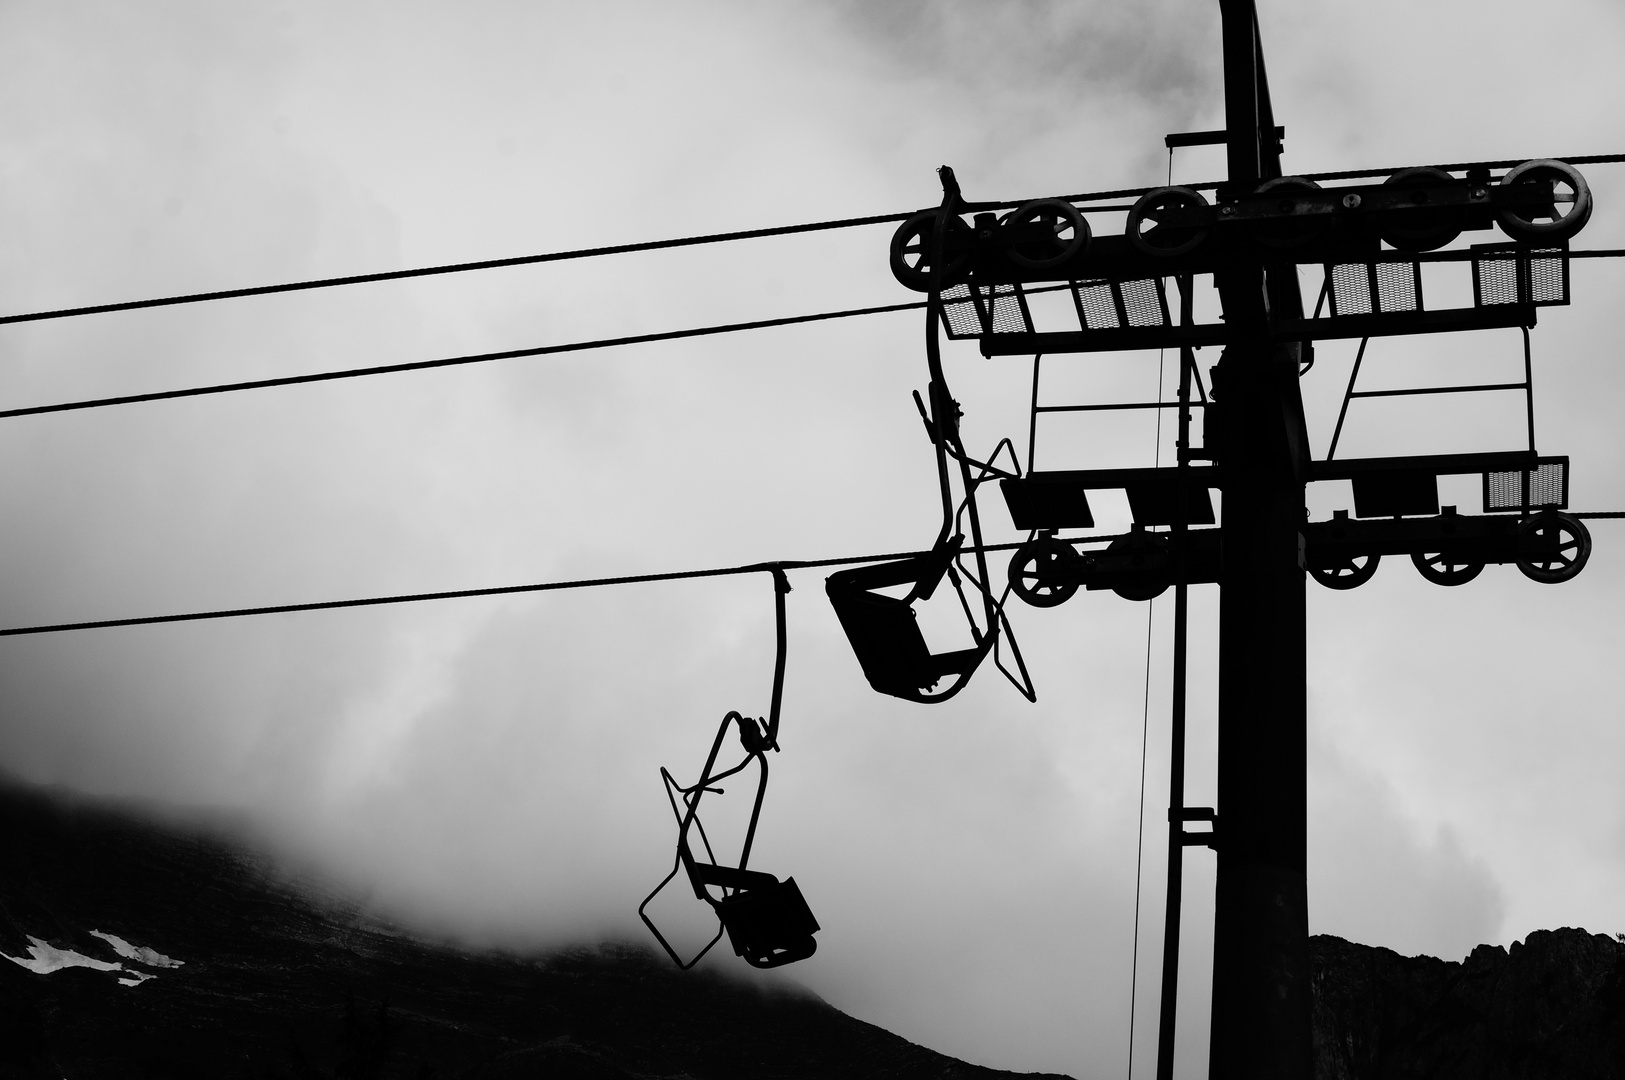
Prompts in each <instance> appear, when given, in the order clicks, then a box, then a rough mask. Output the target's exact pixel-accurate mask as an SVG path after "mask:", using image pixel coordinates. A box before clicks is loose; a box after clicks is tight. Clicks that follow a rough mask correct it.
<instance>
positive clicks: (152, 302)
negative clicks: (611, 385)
mask: <svg viewBox="0 0 1625 1080" xmlns="http://www.w3.org/2000/svg"><path fill="white" fill-rule="evenodd" d="M912 214H913V211H911V212H909V213H905V214H875V215H872V216H870V217H858V218H840V219H838V220H833V221H811V222H807V223H806V224H803V225H780V226H777V227H775V228H771V229H745V230H742V231H740V232H727V233H707V234H704V235H700V236H679V237H675V238H673V239H670V240H645V241H642V242H639V243H635V244H611V245H608V246H605V247H592V248H575V249H573V250H570V251H550V252H547V253H545V254H541V255H518V256H515V257H513V258H508V259H483V260H481V261H479V262H465V263H446V264H443V265H440V266H419V267H415V268H413V269H410V270H385V271H383V272H382V273H376V274H350V275H348V276H345V277H330V278H313V279H311V280H308V281H288V282H283V283H281V284H277V285H254V286H251V287H249V288H243V289H219V290H216V291H214V292H201V293H183V294H180V295H177V296H158V297H153V298H151V299H147V300H126V301H123V302H122V303H116V304H91V305H89V306H86V307H71V308H56V309H54V310H50V311H30V312H27V313H24V314H20V315H4V316H0V324H5V323H24V322H41V321H43V320H45V319H67V318H72V317H75V316H79V315H102V314H106V313H108V312H113V311H137V310H139V309H141V308H155V307H171V306H173V305H176V304H201V303H204V302H206V301H210V300H235V299H238V298H240V297H245V296H269V295H271V294H273V293H288V292H302V291H304V290H307V289H330V288H333V287H334V286H337V285H365V284H370V283H373V282H379V281H402V280H405V279H407V278H420V277H433V276H436V275H438V274H462V273H467V272H468V271H471V270H496V269H501V268H505V267H511V266H531V265H534V264H536V263H549V262H564V261H566V260H569V259H590V258H595V257H597V256H600V255H626V254H630V253H632V252H636V251H658V250H660V249H662V248H677V247H694V246H697V245H700V244H720V243H723V242H725V241H731V240H755V239H758V238H761V237H765V236H787V235H789V234H791V233H805V232H818V231H821V230H826V229H849V228H852V227H854V226H858V225H879V224H882V223H884V222H890V221H903V220H905V219H907V218H909V217H910V216H912Z"/></svg>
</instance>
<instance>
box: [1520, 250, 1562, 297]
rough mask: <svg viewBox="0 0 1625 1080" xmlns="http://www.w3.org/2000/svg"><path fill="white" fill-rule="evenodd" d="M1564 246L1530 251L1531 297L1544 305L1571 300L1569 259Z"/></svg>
mask: <svg viewBox="0 0 1625 1080" xmlns="http://www.w3.org/2000/svg"><path fill="white" fill-rule="evenodd" d="M1568 254H1569V253H1568V252H1567V251H1565V250H1563V249H1562V248H1548V249H1546V250H1543V251H1532V252H1530V259H1529V299H1530V300H1532V301H1533V302H1534V303H1535V304H1537V305H1540V306H1542V307H1545V306H1548V305H1552V304H1566V303H1568V302H1569V259H1568Z"/></svg>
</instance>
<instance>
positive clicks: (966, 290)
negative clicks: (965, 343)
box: [942, 284, 982, 338]
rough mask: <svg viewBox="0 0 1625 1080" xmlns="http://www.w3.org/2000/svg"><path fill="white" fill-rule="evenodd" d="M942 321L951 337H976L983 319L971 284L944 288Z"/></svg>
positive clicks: (980, 329) (980, 330)
mask: <svg viewBox="0 0 1625 1080" xmlns="http://www.w3.org/2000/svg"><path fill="white" fill-rule="evenodd" d="M942 322H943V325H944V326H945V327H946V328H947V330H948V336H949V337H951V338H964V337H976V336H977V335H978V334H980V333H981V332H982V320H981V319H980V318H979V317H978V316H977V314H976V304H975V302H973V301H972V300H971V292H970V286H969V285H963V284H961V285H950V286H949V287H948V288H946V289H943V290H942Z"/></svg>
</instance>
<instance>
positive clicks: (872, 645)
mask: <svg viewBox="0 0 1625 1080" xmlns="http://www.w3.org/2000/svg"><path fill="white" fill-rule="evenodd" d="M963 543H964V537H959V536H956V537H954V538H953V539H952V540H950V541H947V542H944V543H941V544H938V545H937V547H936V548H935V549H934V550H932V551H931V552H929V553H927V554H925V555H921V556H916V557H914V558H909V559H902V560H899V561H897V562H888V563H880V564H879V565H876V566H859V567H854V568H852V569H850V570H841V571H838V572H836V573H834V574H831V575H830V576H829V578H828V580H827V581H826V582H825V584H824V590H825V592H827V593H828V594H829V600H830V604H831V605H832V606H833V607H834V608H835V614H836V616H837V617H838V618H839V619H840V620H841V629H843V630H845V631H846V637H847V640H848V641H850V642H851V643H852V651H853V652H854V653H855V654H857V658H858V664H859V665H860V666H861V667H862V668H863V675H864V678H866V679H868V680H869V685H870V686H872V687H874V688H875V689H876V690H878V691H880V692H881V693H882V694H890V695H891V696H893V697H900V698H904V699H906V700H909V701H921V702H925V701H940V700H942V699H943V698H945V697H948V696H951V695H952V694H953V693H956V692H957V691H958V689H959V687H960V686H962V685H963V684H964V683H965V681H966V680H968V679H969V678H970V676H971V674H972V673H973V672H974V671H975V670H976V668H977V666H978V665H980V664H981V662H982V658H983V657H984V656H986V655H987V652H988V649H989V647H990V646H991V644H992V642H993V638H994V634H995V632H996V628H989V630H988V631H987V632H985V633H983V632H978V631H976V630H975V628H974V627H973V628H972V632H973V635H974V636H976V637H977V638H978V639H979V640H978V641H977V644H976V645H975V646H974V647H972V648H969V649H959V650H955V651H951V652H942V653H933V652H932V651H931V648H930V646H929V645H927V644H926V641H925V635H924V634H923V633H921V631H920V626H919V622H918V620H917V619H916V617H915V613H914V603H915V601H917V600H929V599H930V598H931V595H932V594H933V593H934V592H935V591H936V589H937V586H938V585H940V584H941V583H942V578H943V576H944V575H945V574H947V573H948V572H949V567H950V564H951V563H952V562H953V559H954V556H955V555H957V554H958V553H959V549H960V547H961V546H962V545H963ZM903 586H907V587H908V592H907V593H906V594H905V595H903V596H892V595H888V594H887V593H884V592H881V591H879V590H881V589H887V588H900V587H903ZM950 678H951V679H953V680H954V681H953V683H952V684H950V685H949V686H947V687H944V688H943V689H941V690H936V689H934V688H935V687H936V686H937V685H938V684H939V683H940V682H942V680H944V679H950Z"/></svg>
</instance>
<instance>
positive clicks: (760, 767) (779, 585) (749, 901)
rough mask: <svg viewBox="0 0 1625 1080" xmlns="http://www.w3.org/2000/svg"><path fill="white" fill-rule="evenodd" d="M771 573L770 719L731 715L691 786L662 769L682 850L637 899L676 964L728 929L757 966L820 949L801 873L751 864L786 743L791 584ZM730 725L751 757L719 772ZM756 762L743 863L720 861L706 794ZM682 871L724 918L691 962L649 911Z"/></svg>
mask: <svg viewBox="0 0 1625 1080" xmlns="http://www.w3.org/2000/svg"><path fill="white" fill-rule="evenodd" d="M770 572H771V573H772V574H773V585H774V594H775V605H774V610H775V615H776V620H777V624H778V658H777V661H776V662H775V665H774V670H773V700H772V705H771V706H770V711H769V713H768V719H767V722H766V723H765V724H764V723H763V722H762V721H761V720H758V719H756V718H754V717H749V716H744V715H742V714H740V713H738V712H730V713H728V714H727V715H726V716H724V717H723V718H722V724H721V726H719V727H718V728H717V735H716V738H715V739H713V740H712V742H711V752H710V754H708V755H707V756H706V759H705V766H704V768H702V769H701V770H700V778H699V780H698V781H696V782H695V783H694V784H692V785H690V786H687V787H684V786H683V785H681V784H679V783H677V781H676V779H675V778H674V777H673V776H672V774H671V773H670V772H668V771H667V770H666V769H664V768H662V769H661V770H660V777H661V780H662V782H663V783H664V784H665V787H666V798H667V800H668V801H669V802H670V803H671V808H672V813H673V815H674V816H675V817H676V818H677V825H678V828H677V857H676V859H675V860H674V861H673V863H672V868H671V872H670V873H669V874H667V875H666V876H665V877H664V878H663V879H662V880H661V882H660V884H659V885H656V886H655V887H654V890H653V891H652V892H650V893H649V895H648V896H646V897H644V900H643V903H641V904H639V905H638V917H639V918H641V919H642V920H643V923H644V925H645V926H647V927H648V928H649V930H650V932H651V933H653V934H654V936H655V940H657V941H659V942H660V947H661V948H663V949H665V950H666V955H667V956H669V957H671V959H672V963H674V964H676V965H677V966H678V967H679V968H680V969H682V970H685V971H686V970H687V969H689V968H691V967H693V966H694V965H695V964H697V963H699V962H700V958H701V957H703V956H704V955H705V954H706V953H708V952H710V951H711V946H713V945H715V944H716V943H717V942H718V941H720V940H721V939H722V935H723V934H724V933H726V934H727V935H728V941H729V943H730V944H732V945H733V949H734V952H735V953H736V954H738V955H739V956H741V957H743V958H744V960H745V962H746V963H747V964H750V965H751V966H752V967H758V968H774V967H780V966H782V965H784V964H790V963H794V962H795V961H797V960H805V959H806V958H807V957H809V956H811V955H812V954H813V952H814V951H815V950H816V949H817V948H818V943H817V942H816V941H815V940H814V938H813V934H815V933H816V932H817V931H818V929H819V926H818V920H817V919H815V918H814V917H813V913H812V910H811V909H810V908H808V906H807V901H806V900H805V899H804V898H803V897H802V895H801V889H800V887H799V886H798V885H796V881H795V878H788V877H787V878H785V879H783V880H782V881H781V880H779V879H778V878H776V877H774V876H773V875H772V874H769V873H764V872H763V871H760V870H751V869H749V868H748V864H749V862H750V849H751V846H752V844H753V843H754V842H755V840H756V823H757V820H758V819H759V818H760V817H761V813H762V798H763V796H765V795H766V794H767V775H768V767H767V756H766V755H767V751H769V750H773V751H775V752H776V751H777V750H778V749H779V745H778V736H779V704H780V701H781V699H782V697H783V693H784V660H785V645H786V635H785V625H784V623H785V619H784V594H785V593H787V592H789V591H790V583H789V581H788V580H787V579H786V578H785V576H784V571H783V570H781V569H779V568H778V567H773V568H771V571H770ZM730 728H736V729H737V730H738V732H739V743H740V746H741V747H742V748H743V749H744V751H745V756H744V757H743V758H742V759H741V760H740V761H739V763H738V764H736V765H734V766H732V767H730V768H727V769H723V770H722V771H720V772H717V771H714V770H715V769H716V767H717V757H718V756H719V755H720V753H721V752H722V744H723V741H724V739H725V738H726V737H727V735H728V731H729V729H730ZM751 762H755V763H756V766H757V780H756V798H755V802H754V803H753V804H752V806H751V812H750V824H749V825H748V826H747V827H746V829H745V839H744V843H743V845H742V846H741V848H740V853H739V862H738V863H737V865H728V864H724V863H722V862H720V861H719V860H718V858H717V854H716V851H715V849H714V848H713V847H712V845H711V839H710V837H709V836H707V835H706V832H705V826H704V825H703V824H702V823H701V821H700V800H701V799H702V798H703V797H704V796H705V795H707V794H711V795H721V794H722V793H723V792H722V789H721V788H719V787H717V786H716V784H717V783H718V782H719V781H721V780H725V779H727V778H728V777H730V776H734V775H736V774H738V773H741V772H743V771H744V770H745V769H746V768H748V767H749V766H750V764H751ZM679 804H680V805H679ZM691 836H698V837H699V848H700V853H703V855H704V859H701V858H700V857H699V854H697V853H696V851H695V845H694V844H693V842H692V840H691ZM678 871H683V872H684V873H686V874H687V876H688V882H689V885H690V887H692V888H693V890H694V895H695V896H696V897H697V898H699V899H700V900H704V901H705V902H706V903H707V904H709V905H711V909H712V910H713V911H714V912H715V913H716V916H717V923H718V926H717V932H716V936H714V937H713V938H712V939H711V940H710V941H709V942H708V943H707V944H706V945H705V947H704V948H703V949H701V950H700V951H699V952H698V953H696V954H695V955H694V957H693V958H692V959H690V960H688V961H686V962H685V961H684V960H683V959H682V958H681V957H679V956H678V955H677V951H676V950H675V949H673V948H672V947H671V944H670V943H669V942H667V940H666V937H665V935H664V934H662V933H661V932H660V930H659V928H658V927H656V926H655V924H654V920H652V919H651V918H650V917H649V914H648V911H647V909H648V906H649V903H650V901H652V900H654V898H655V897H656V896H658V895H659V894H660V892H661V890H663V889H664V888H665V887H666V886H667V885H668V884H670V883H671V881H672V879H673V878H675V877H676V876H677V874H678Z"/></svg>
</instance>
